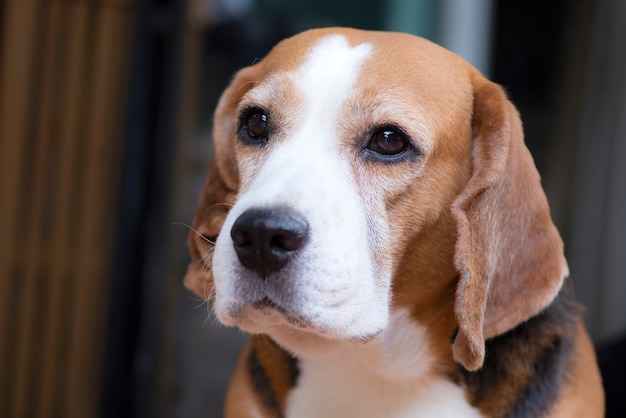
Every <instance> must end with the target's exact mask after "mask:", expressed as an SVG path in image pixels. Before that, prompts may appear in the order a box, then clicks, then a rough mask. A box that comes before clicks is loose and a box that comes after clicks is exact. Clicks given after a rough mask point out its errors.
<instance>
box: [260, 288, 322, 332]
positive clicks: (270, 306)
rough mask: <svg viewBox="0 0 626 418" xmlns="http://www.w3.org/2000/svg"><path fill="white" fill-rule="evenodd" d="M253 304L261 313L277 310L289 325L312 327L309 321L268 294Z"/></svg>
mask: <svg viewBox="0 0 626 418" xmlns="http://www.w3.org/2000/svg"><path fill="white" fill-rule="evenodd" d="M251 306H252V307H253V308H254V309H255V310H258V311H260V312H261V313H268V312H269V311H275V312H277V313H278V314H280V315H281V316H282V317H283V318H284V319H285V321H286V322H287V323H288V324H289V325H292V326H295V327H298V328H303V329H308V328H310V327H311V324H310V323H309V321H307V320H305V319H304V318H302V317H300V316H299V315H297V314H295V313H293V312H292V311H290V310H289V309H286V308H284V307H283V306H281V305H279V304H278V303H276V302H275V301H273V300H272V299H270V298H269V297H267V296H265V297H264V298H262V299H260V300H257V301H256V302H253V303H252V304H251Z"/></svg>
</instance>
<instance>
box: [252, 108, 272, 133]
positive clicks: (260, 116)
mask: <svg viewBox="0 0 626 418" xmlns="http://www.w3.org/2000/svg"><path fill="white" fill-rule="evenodd" d="M246 125H247V128H248V133H249V134H250V136H251V137H253V138H266V137H267V131H268V126H269V125H268V118H267V115H266V114H265V113H261V112H259V111H256V112H252V113H251V114H250V115H248V121H247V124H246Z"/></svg>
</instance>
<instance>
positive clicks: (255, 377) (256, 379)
mask: <svg viewBox="0 0 626 418" xmlns="http://www.w3.org/2000/svg"><path fill="white" fill-rule="evenodd" d="M248 373H249V374H250V380H251V382H252V388H253V389H254V391H255V392H256V393H257V395H259V398H260V399H261V402H262V403H263V405H264V406H265V407H266V408H267V409H268V411H269V412H270V413H271V414H272V415H274V416H276V418H282V417H283V413H282V411H281V410H280V407H279V406H278V400H277V399H276V395H275V393H274V391H273V390H272V386H271V384H270V381H269V379H268V378H267V374H266V373H265V369H264V368H263V365H262V364H261V362H260V361H259V356H258V353H257V351H256V349H254V348H252V350H250V355H248Z"/></svg>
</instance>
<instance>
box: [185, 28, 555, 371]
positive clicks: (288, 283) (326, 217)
mask: <svg viewBox="0 0 626 418" xmlns="http://www.w3.org/2000/svg"><path fill="white" fill-rule="evenodd" d="M214 144H215V155H214V159H213V164H212V166H211V170H210V172H209V175H208V178H207V181H206V184H205V187H204V190H203V192H202V195H201V199H200V204H199V206H198V209H197V212H196V216H195V219H194V222H193V226H194V229H195V230H196V231H197V232H198V233H196V232H192V233H190V235H189V246H190V252H191V255H192V262H191V264H190V265H189V268H188V272H187V275H186V278H185V284H186V285H187V287H189V288H190V289H192V290H193V291H195V292H196V293H198V294H199V295H201V296H203V297H205V298H207V299H211V300H214V309H215V313H216V315H217V317H218V319H219V320H220V321H221V322H222V323H224V324H226V325H230V326H238V327H240V328H241V329H243V330H245V331H248V332H252V333H267V334H269V335H271V336H272V337H274V338H276V339H277V340H278V341H279V342H283V343H285V344H286V345H287V346H290V347H293V350H294V351H296V352H298V351H299V350H300V349H303V350H304V348H303V345H302V344H300V345H299V344H298V342H297V341H306V342H308V343H310V342H311V339H312V338H313V339H315V338H318V339H319V338H321V339H323V340H325V341H328V340H342V341H344V340H357V341H362V340H368V339H371V338H373V337H375V336H376V335H377V334H378V333H380V332H381V331H383V330H384V329H385V328H386V327H387V325H388V322H389V314H390V311H391V310H392V309H394V306H396V305H399V304H405V305H406V304H411V303H413V304H415V305H418V304H419V305H421V306H416V307H415V308H416V309H422V310H424V309H429V308H430V305H434V304H436V303H437V302H436V301H433V300H431V301H430V302H429V303H427V302H425V301H424V300H423V298H421V299H420V296H419V295H420V294H437V293H439V294H441V293H444V292H445V291H446V289H452V291H451V293H452V296H451V301H452V302H451V305H450V306H449V307H448V310H449V311H450V315H451V316H452V317H453V320H454V322H455V328H456V329H457V332H456V334H455V335H456V336H455V337H454V341H453V344H452V353H453V356H454V358H455V360H456V361H457V362H459V363H461V364H463V365H464V366H465V367H466V368H467V369H468V370H475V369H477V368H479V367H480V366H481V365H482V362H483V359H484V340H485V339H486V338H489V337H492V336H495V335H498V334H501V333H503V332H505V331H507V330H509V329H511V328H512V327H514V326H515V325H516V324H518V323H520V322H522V321H524V320H526V319H528V318H529V317H531V316H533V315H535V314H537V313H538V312H540V311H541V310H542V309H543V308H544V307H545V306H547V305H548V304H549V303H550V302H551V301H552V300H553V298H554V297H555V295H556V294H557V293H558V290H559V289H560V287H561V284H562V281H563V278H564V277H565V275H566V274H567V266H566V262H565V259H564V257H563V248H562V242H561V239H560V237H559V235H558V232H557V231H556V229H555V227H554V225H553V224H552V221H551V219H550V215H549V210H548V205H547V201H546V198H545V195H544V193H543V191H542V189H541V185H540V181H539V176H538V174H537V172H536V169H535V167H534V164H533V162H532V158H531V156H530V154H529V152H528V150H527V149H526V147H525V145H524V142H523V133H522V127H521V122H520V119H519V116H518V113H517V111H516V110H515V108H514V106H513V105H512V104H511V103H510V102H509V101H508V99H507V98H506V95H505V94H504V92H503V91H502V89H501V88H500V87H498V86H497V85H495V84H493V83H491V82H489V81H488V80H486V79H485V78H484V77H482V76H481V75H480V74H479V73H478V71H477V70H475V69H474V68H473V67H471V66H470V65H469V64H467V63H466V62H465V61H463V60H462V59H461V58H459V57H457V56H455V55H454V54H452V53H450V52H448V51H446V50H444V49H442V48H440V47H438V46H436V45H434V44H432V43H430V42H428V41H426V40H424V39H421V38H417V37H414V36H411V35H405V34H397V33H396V34H392V33H378V32H365V31H356V30H349V29H321V30H313V31H308V32H305V33H303V34H300V35H297V36H295V37H293V38H290V39H288V40H285V41H283V42H281V43H279V44H278V45H277V46H276V47H275V48H274V49H273V50H272V51H271V52H270V53H269V55H268V56H267V57H266V58H264V59H263V60H262V61H260V62H258V63H257V64H255V65H253V66H251V67H247V68H245V69H243V70H241V71H240V72H239V73H238V74H237V75H236V76H235V78H234V80H233V81H232V83H231V84H230V86H229V87H228V88H227V89H226V90H225V92H224V93H223V95H222V97H221V99H220V101H219V103H218V107H217V110H216V113H215V125H214ZM407 283H408V284H407ZM432 289H435V291H433V290H432ZM429 292H430V293H429ZM433 292H434V293H433ZM448 341H449V339H448Z"/></svg>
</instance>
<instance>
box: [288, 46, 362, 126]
mask: <svg viewBox="0 0 626 418" xmlns="http://www.w3.org/2000/svg"><path fill="white" fill-rule="evenodd" d="M371 50H372V47H371V45H369V44H359V45H357V46H354V47H352V46H350V45H349V44H348V41H347V40H346V38H344V37H343V36H341V35H331V36H328V37H326V38H323V39H322V40H321V41H320V42H319V43H318V44H317V45H316V46H315V47H314V48H313V49H312V50H311V52H310V53H309V55H308V57H307V59H306V61H305V63H304V64H303V65H302V66H301V68H300V69H299V71H298V72H297V73H296V74H295V81H296V82H297V85H298V86H299V88H300V89H301V90H302V92H303V93H304V98H305V100H306V104H305V106H304V108H305V109H307V111H310V112H313V114H312V115H311V116H317V117H319V116H324V117H325V123H326V122H329V123H328V124H327V125H326V126H336V123H330V122H331V121H333V122H336V120H337V116H338V115H339V111H340V109H341V106H342V104H343V102H344V101H345V99H346V98H347V96H348V94H349V92H350V91H351V90H352V88H353V86H354V84H355V82H356V80H357V78H358V75H359V73H360V70H361V65H362V64H363V62H364V61H365V59H366V58H367V57H369V55H370V53H371ZM318 112H319V113H318Z"/></svg>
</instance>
